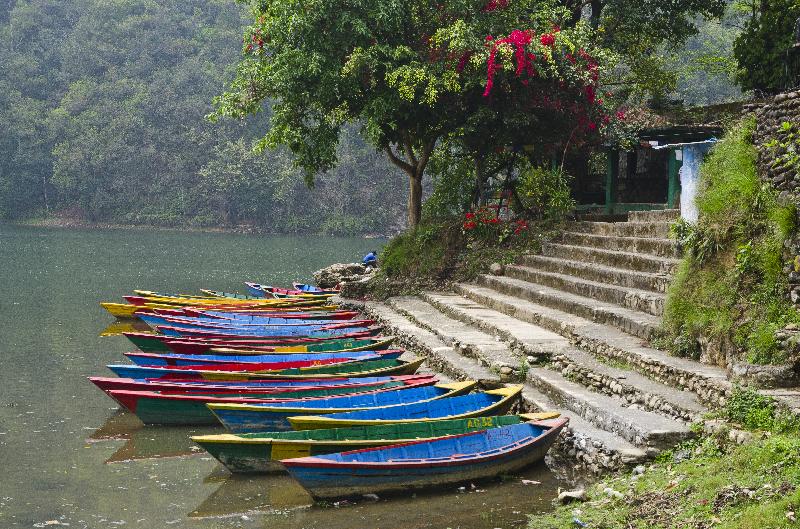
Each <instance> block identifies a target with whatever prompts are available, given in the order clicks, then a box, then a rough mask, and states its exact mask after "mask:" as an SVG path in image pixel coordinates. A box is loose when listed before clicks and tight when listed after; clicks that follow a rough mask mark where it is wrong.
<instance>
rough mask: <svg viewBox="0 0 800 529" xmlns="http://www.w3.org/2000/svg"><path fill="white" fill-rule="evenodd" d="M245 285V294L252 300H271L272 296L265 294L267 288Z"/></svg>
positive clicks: (253, 284)
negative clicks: (251, 297) (252, 298)
mask: <svg viewBox="0 0 800 529" xmlns="http://www.w3.org/2000/svg"><path fill="white" fill-rule="evenodd" d="M245 285H247V293H248V294H250V295H251V296H253V297H254V298H271V297H272V295H271V294H269V293H268V292H267V290H266V289H268V288H269V287H268V286H266V285H261V284H259V283H247V282H246V283H245Z"/></svg>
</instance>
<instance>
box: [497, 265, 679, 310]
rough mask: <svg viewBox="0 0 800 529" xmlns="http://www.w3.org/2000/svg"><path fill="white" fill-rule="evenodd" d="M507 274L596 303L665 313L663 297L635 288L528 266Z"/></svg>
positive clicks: (509, 268) (513, 269)
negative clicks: (601, 302)
mask: <svg viewBox="0 0 800 529" xmlns="http://www.w3.org/2000/svg"><path fill="white" fill-rule="evenodd" d="M505 274H506V275H507V276H508V277H511V278H514V279H520V280H523V281H528V282H530V283H536V284H538V285H542V286H547V287H552V288H556V289H558V290H563V291H565V292H569V293H571V294H577V295H579V296H584V297H587V298H592V299H594V300H597V301H605V302H608V303H615V304H617V305H620V306H623V307H627V308H629V309H633V310H638V311H641V312H646V313H648V314H652V315H654V316H660V315H661V314H662V313H663V312H664V299H665V296H664V294H661V293H657V292H652V291H647V290H640V289H636V288H629V287H622V286H617V285H610V284H607V283H601V282H597V281H590V280H588V279H583V278H580V277H575V276H572V275H569V274H558V273H553V272H544V271H542V270H538V269H535V268H530V267H527V266H519V265H510V266H507V267H506V270H505Z"/></svg>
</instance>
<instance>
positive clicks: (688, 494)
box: [529, 434, 800, 529]
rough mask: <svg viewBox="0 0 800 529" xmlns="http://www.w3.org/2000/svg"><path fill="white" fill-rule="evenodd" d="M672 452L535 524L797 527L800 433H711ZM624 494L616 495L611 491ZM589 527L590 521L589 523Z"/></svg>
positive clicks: (619, 528) (639, 528)
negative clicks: (727, 436)
mask: <svg viewBox="0 0 800 529" xmlns="http://www.w3.org/2000/svg"><path fill="white" fill-rule="evenodd" d="M677 453H678V451H676V452H671V453H667V454H665V455H664V457H662V458H661V459H660V460H659V462H656V463H655V464H653V465H651V466H650V467H649V468H648V469H647V471H646V472H645V473H644V474H643V475H641V476H638V477H633V476H629V475H626V476H620V477H616V478H612V479H609V480H606V481H604V482H602V483H599V484H596V485H594V486H592V487H591V488H590V489H589V490H588V491H587V493H588V496H589V501H588V502H586V503H583V504H580V505H578V506H577V507H576V506H575V505H567V506H562V507H559V508H557V509H556V510H555V511H554V512H553V513H551V514H547V515H542V516H534V517H531V520H530V524H529V527H530V528H531V529H563V528H567V527H590V528H594V529H653V528H664V529H666V528H687V529H689V528H696V529H707V528H710V527H715V528H719V529H734V528H737V529H743V528H752V529H756V528H761V529H768V528H790V527H797V523H796V522H794V521H793V519H794V518H795V517H796V515H795V514H794V513H796V512H798V511H797V509H798V508H800V491H798V488H797V485H798V483H800V438H798V437H797V436H796V435H793V434H775V435H771V436H768V437H766V438H764V439H758V440H756V441H754V442H751V443H748V444H744V445H741V446H730V445H725V444H722V443H720V442H719V441H718V440H716V439H715V438H704V439H701V440H698V441H693V442H690V443H686V444H684V445H682V446H680V447H679V453H680V454H681V458H688V459H684V460H681V461H680V462H678V463H675V462H674V461H675V459H676V458H675V455H676V454H677ZM608 488H610V489H613V490H614V491H617V492H620V493H622V494H623V495H624V496H623V497H622V498H619V499H616V498H612V497H611V496H610V495H609V494H608V493H607V489H608ZM583 524H585V525H583Z"/></svg>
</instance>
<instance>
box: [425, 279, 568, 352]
mask: <svg viewBox="0 0 800 529" xmlns="http://www.w3.org/2000/svg"><path fill="white" fill-rule="evenodd" d="M420 297H421V298H422V299H423V300H424V301H425V302H427V303H429V304H430V305H432V306H433V307H435V308H436V309H437V310H438V311H440V312H442V313H443V314H445V315H446V316H448V317H450V318H453V319H455V320H458V321H460V322H462V323H464V324H467V325H468V326H469V327H471V328H474V329H480V330H481V331H482V332H484V333H487V334H490V335H492V336H494V337H496V338H499V339H500V340H502V341H503V342H505V347H509V348H510V349H511V351H512V352H515V353H518V354H520V355H524V356H534V357H544V358H545V359H549V358H550V357H551V356H552V355H553V354H554V353H556V352H558V351H561V350H563V349H568V348H571V347H572V346H571V344H570V343H569V340H567V339H566V338H564V337H563V336H561V335H560V334H558V333H554V332H552V331H548V330H546V329H543V328H542V327H539V326H538V325H532V324H530V323H526V322H524V321H520V320H518V319H516V318H513V317H511V316H508V315H506V314H504V313H502V312H498V311H496V310H493V309H490V308H488V307H485V306H483V305H480V304H478V303H475V302H474V301H472V300H469V299H466V298H465V297H463V296H460V295H458V294H451V293H446V292H422V293H421V294H420Z"/></svg>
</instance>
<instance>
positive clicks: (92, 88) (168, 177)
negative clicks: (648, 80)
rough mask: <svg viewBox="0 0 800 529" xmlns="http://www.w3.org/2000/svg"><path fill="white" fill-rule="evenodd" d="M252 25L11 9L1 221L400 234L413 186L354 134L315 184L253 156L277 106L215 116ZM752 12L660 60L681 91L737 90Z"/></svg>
mask: <svg viewBox="0 0 800 529" xmlns="http://www.w3.org/2000/svg"><path fill="white" fill-rule="evenodd" d="M250 16H251V15H250V13H249V12H246V7H245V6H242V5H241V4H237V3H236V2H234V0H183V1H180V2H178V1H177V0H159V1H156V0H104V1H101V0H19V1H15V0H0V123H1V124H2V127H3V130H2V132H0V219H6V220H26V219H43V218H54V219H59V218H61V219H69V220H77V221H83V222H88V223H114V224H140V225H164V226H181V227H183V226H197V227H243V226H247V227H253V228H255V229H259V230H264V231H273V232H323V233H337V234H343V233H353V234H355V233H388V232H394V231H397V230H399V229H401V228H402V227H403V226H404V225H405V221H406V220H405V213H404V209H405V203H406V193H407V177H406V176H404V175H403V174H402V171H400V170H399V169H397V167H395V166H394V165H392V164H391V163H389V161H388V160H387V159H386V156H385V155H384V154H383V153H379V152H376V151H375V149H374V148H373V147H371V146H369V145H367V144H366V143H365V142H364V141H363V140H362V138H361V137H360V136H359V133H358V129H357V128H356V127H352V128H350V129H346V132H345V138H344V141H342V142H341V143H340V145H339V147H338V149H339V157H338V158H339V162H340V163H339V164H338V166H337V167H336V168H335V169H333V170H332V171H330V172H329V173H326V174H324V175H320V176H318V178H317V179H316V187H315V188H314V189H311V190H309V189H308V188H307V187H306V186H305V184H304V182H303V176H302V174H301V172H300V171H299V170H297V169H296V168H295V167H294V166H293V164H292V158H291V156H290V155H289V154H288V152H286V151H282V150H278V151H266V152H264V153H263V154H255V153H253V151H252V145H253V143H254V141H255V140H257V139H258V137H259V136H261V135H263V134H264V127H263V125H264V123H266V116H264V113H268V112H269V109H267V108H265V109H264V113H262V114H261V115H260V116H258V117H255V118H250V119H246V120H243V121H236V120H231V119H223V120H220V121H218V122H216V123H211V122H210V121H208V120H206V119H205V116H206V115H207V114H209V113H210V112H212V110H213V107H212V100H213V99H214V97H215V96H217V95H219V94H221V93H222V92H223V91H224V90H225V86H226V83H229V82H230V81H231V80H232V79H233V77H234V70H235V67H236V63H237V61H238V59H239V56H240V51H241V49H242V40H241V39H242V35H243V31H244V27H245V26H247V25H248V23H249V22H251V21H250V20H249V19H250ZM729 18H731V17H729ZM739 18H740V17H739V16H738V15H735V14H734V15H733V16H732V19H730V20H726V21H725V22H723V23H720V22H716V21H713V22H707V23H704V24H702V25H701V34H700V35H698V36H695V37H693V38H692V39H691V40H690V41H689V42H688V43H687V45H686V46H679V47H678V49H677V50H669V51H665V52H663V53H660V54H656V55H659V56H660V58H658V59H656V60H657V61H658V62H659V63H660V64H661V65H662V66H665V67H666V69H667V70H670V71H671V72H672V73H673V84H672V87H673V88H676V89H677V91H676V94H675V96H676V97H679V98H682V99H684V100H685V102H686V103H688V104H705V103H713V102H717V101H720V100H729V99H732V98H736V97H738V96H739V93H740V92H739V90H738V89H737V88H736V87H735V85H734V84H733V75H734V73H735V62H734V61H733V60H732V58H731V50H732V42H733V39H734V37H735V35H736V33H737V32H738V26H739V23H740V22H741V20H739ZM426 187H427V184H426ZM426 191H428V189H426Z"/></svg>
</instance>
